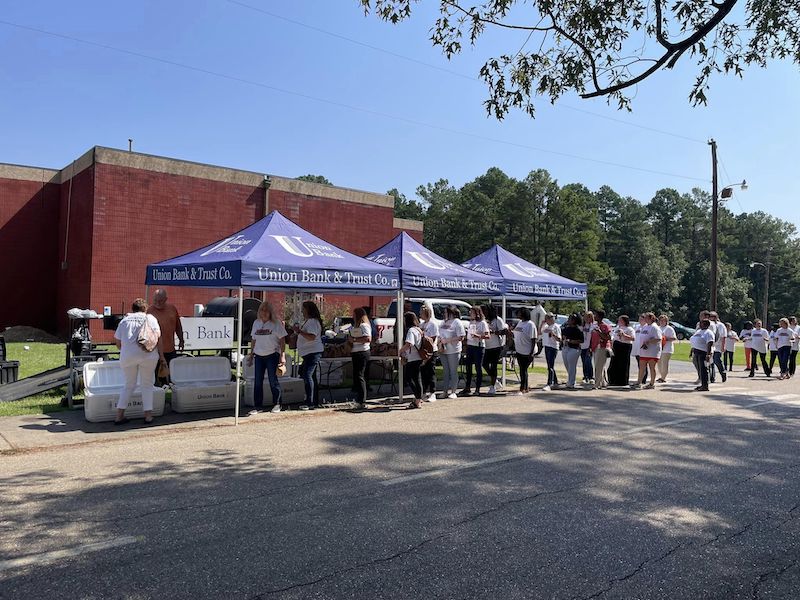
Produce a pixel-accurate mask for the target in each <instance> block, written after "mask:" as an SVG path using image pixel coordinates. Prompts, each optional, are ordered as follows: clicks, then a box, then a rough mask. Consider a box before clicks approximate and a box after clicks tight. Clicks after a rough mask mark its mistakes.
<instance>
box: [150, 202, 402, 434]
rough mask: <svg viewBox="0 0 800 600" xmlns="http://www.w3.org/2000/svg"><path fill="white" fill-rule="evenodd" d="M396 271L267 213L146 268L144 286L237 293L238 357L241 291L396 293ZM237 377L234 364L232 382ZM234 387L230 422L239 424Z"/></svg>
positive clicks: (397, 287)
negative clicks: (189, 250) (215, 239)
mask: <svg viewBox="0 0 800 600" xmlns="http://www.w3.org/2000/svg"><path fill="white" fill-rule="evenodd" d="M399 281H400V273H399V271H398V269H397V268H395V267H392V266H385V265H382V264H376V263H374V262H370V261H368V260H366V259H364V258H362V257H360V256H357V255H355V254H351V253H350V252H347V251H346V250H342V249H341V248H338V247H336V246H334V245H333V244H330V243H328V242H326V241H325V240H322V239H320V238H318V237H317V236H315V235H313V234H311V233H309V232H307V231H306V230H304V229H303V228H302V227H300V226H299V225H297V224H296V223H293V222H292V221H290V220H289V219H287V218H286V217H284V216H283V215H282V214H281V213H279V212H278V211H273V212H271V213H270V214H269V215H267V216H266V217H264V218H263V219H261V220H259V221H257V222H255V223H253V224H252V225H250V226H248V227H245V228H244V229H242V230H241V231H238V232H236V233H234V234H233V235H230V236H228V237H226V238H224V239H222V240H219V241H217V242H214V243H213V244H209V245H208V246H204V247H203V248H200V249H198V250H194V251H192V252H189V253H187V254H183V255H181V256H178V257H175V258H170V259H168V260H164V261H161V262H157V263H153V264H150V265H148V266H147V277H146V280H145V284H146V285H147V286H148V287H149V286H150V285H159V286H186V287H207V288H227V289H238V290H239V310H238V346H237V348H238V355H237V356H239V357H240V356H241V351H242V297H243V293H244V290H245V289H250V290H264V291H271V292H295V291H297V290H304V289H306V290H313V291H315V292H346V293H347V294H348V295H353V294H363V295H390V294H391V293H394V292H398V300H400V296H399V287H400V282H399ZM240 376H241V361H240V360H237V366H236V380H237V381H239V378H240ZM239 393H240V392H239V387H238V386H237V388H236V407H235V418H236V422H237V423H238V421H239Z"/></svg>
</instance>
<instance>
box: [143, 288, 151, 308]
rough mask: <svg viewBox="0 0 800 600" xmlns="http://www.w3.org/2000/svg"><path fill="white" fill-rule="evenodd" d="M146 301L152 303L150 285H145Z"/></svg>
mask: <svg viewBox="0 0 800 600" xmlns="http://www.w3.org/2000/svg"><path fill="white" fill-rule="evenodd" d="M144 301H145V302H147V304H150V286H149V285H146V286H144Z"/></svg>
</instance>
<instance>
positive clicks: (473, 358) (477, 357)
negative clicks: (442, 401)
mask: <svg viewBox="0 0 800 600" xmlns="http://www.w3.org/2000/svg"><path fill="white" fill-rule="evenodd" d="M488 339H489V324H488V323H487V322H486V318H485V317H484V314H483V309H481V307H480V306H473V307H472V308H470V309H469V326H468V328H467V356H466V360H465V361H464V370H465V371H466V372H467V375H466V378H467V381H466V385H465V386H464V389H463V390H461V392H460V393H459V394H458V395H459V396H472V368H473V367H475V395H476V396H480V393H481V384H482V383H483V366H482V364H483V352H484V350H485V349H486V340H488Z"/></svg>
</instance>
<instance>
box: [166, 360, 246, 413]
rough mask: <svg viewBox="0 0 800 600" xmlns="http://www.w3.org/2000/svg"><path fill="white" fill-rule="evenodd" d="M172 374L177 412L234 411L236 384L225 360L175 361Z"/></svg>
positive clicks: (171, 367) (174, 405)
mask: <svg viewBox="0 0 800 600" xmlns="http://www.w3.org/2000/svg"><path fill="white" fill-rule="evenodd" d="M169 373H170V379H172V410H174V411H175V412H180V413H184V412H196V411H202V410H224V409H230V410H233V409H234V405H235V403H236V382H235V381H231V363H230V361H229V360H228V359H227V358H225V357H224V356H197V357H180V358H174V359H172V360H171V361H170V363H169Z"/></svg>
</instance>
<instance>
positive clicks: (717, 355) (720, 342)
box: [708, 310, 728, 383]
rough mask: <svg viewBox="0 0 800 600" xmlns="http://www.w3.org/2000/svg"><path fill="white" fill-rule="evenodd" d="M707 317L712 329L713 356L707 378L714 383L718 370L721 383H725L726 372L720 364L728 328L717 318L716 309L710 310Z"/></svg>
mask: <svg viewBox="0 0 800 600" xmlns="http://www.w3.org/2000/svg"><path fill="white" fill-rule="evenodd" d="M708 318H709V320H710V321H711V323H712V326H711V327H709V329H712V328H713V329H714V357H713V358H712V363H711V371H710V373H709V374H710V378H709V379H710V381H711V383H716V379H717V377H716V371H719V374H720V377H721V378H722V383H725V381H726V380H727V379H728V374H727V373H726V372H725V365H723V364H722V353H723V352H725V340H726V338H727V337H728V330H727V328H726V327H725V325H723V324H722V322H721V321H720V320H719V315H718V314H717V313H716V311H713V310H712V311H710V312H709V313H708Z"/></svg>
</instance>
